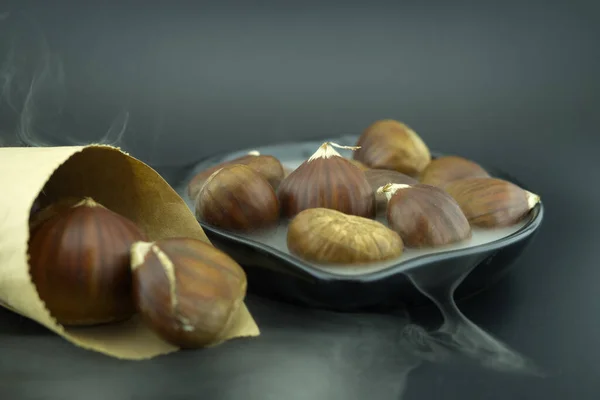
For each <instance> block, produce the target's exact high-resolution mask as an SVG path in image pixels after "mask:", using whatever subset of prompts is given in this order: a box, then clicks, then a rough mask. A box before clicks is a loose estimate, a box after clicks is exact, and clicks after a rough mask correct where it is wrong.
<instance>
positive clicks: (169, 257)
mask: <svg viewBox="0 0 600 400" xmlns="http://www.w3.org/2000/svg"><path fill="white" fill-rule="evenodd" d="M131 270H132V273H133V299H134V301H135V304H136V308H137V309H138V311H139V313H140V315H141V317H142V319H143V321H144V322H145V323H146V324H147V325H148V326H149V327H150V328H151V329H152V330H153V331H154V332H156V333H157V334H158V335H159V336H160V337H162V338H163V339H164V340H166V341H167V342H169V343H171V344H173V345H175V346H179V347H181V348H198V347H204V346H208V345H212V344H216V343H218V342H219V341H221V340H222V339H225V336H226V334H227V332H228V330H229V329H230V328H231V327H232V324H233V323H234V322H235V318H236V315H237V312H238V310H239V309H240V306H241V304H242V302H243V300H244V297H245V296H246V287H247V282H246V274H245V273H244V270H243V269H242V268H241V267H240V266H239V265H238V264H237V263H236V262H235V261H234V260H233V259H232V258H231V257H229V256H228V255H227V254H225V253H224V252H222V251H220V250H218V249H217V248H215V247H213V246H211V245H210V244H208V243H205V242H202V241H200V240H196V239H190V238H169V239H163V240H158V241H155V242H137V243H135V244H133V245H132V246H131Z"/></svg>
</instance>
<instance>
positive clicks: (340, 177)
mask: <svg viewBox="0 0 600 400" xmlns="http://www.w3.org/2000/svg"><path fill="white" fill-rule="evenodd" d="M334 147H338V148H344V149H350V150H355V149H356V147H349V146H340V145H338V144H335V143H329V142H326V143H323V144H322V145H321V146H320V147H319V149H318V150H317V151H316V152H315V153H314V154H313V155H312V156H311V157H310V158H309V159H308V160H306V161H305V162H303V163H302V164H301V165H300V166H299V167H298V168H296V169H295V170H294V171H293V172H292V173H291V174H290V175H289V176H288V177H286V178H285V179H284V180H283V181H281V184H280V185H279V189H278V192H277V195H278V197H279V203H280V204H281V213H282V215H283V216H285V217H292V216H294V215H296V214H297V213H299V212H300V211H303V210H306V209H309V208H319V207H321V208H330V209H332V210H337V211H341V212H343V213H345V214H349V215H358V216H361V217H367V218H372V217H374V216H375V196H374V194H373V191H372V190H371V186H370V185H369V182H368V181H367V178H366V177H365V173H364V172H363V171H362V170H361V169H360V168H358V167H357V166H356V165H354V164H352V163H351V162H350V161H348V160H346V159H345V158H343V157H342V156H341V155H340V154H339V153H338V152H337V151H336V150H335V148H334Z"/></svg>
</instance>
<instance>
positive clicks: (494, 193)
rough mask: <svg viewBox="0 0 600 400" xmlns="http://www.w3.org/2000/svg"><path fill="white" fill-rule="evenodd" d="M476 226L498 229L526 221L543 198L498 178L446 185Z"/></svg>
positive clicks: (470, 180)
mask: <svg viewBox="0 0 600 400" xmlns="http://www.w3.org/2000/svg"><path fill="white" fill-rule="evenodd" d="M444 190H446V191H447V192H448V193H449V194H450V195H451V196H452V197H454V199H455V200H456V201H457V202H458V204H459V205H460V207H461V208H462V210H463V212H464V213H465V215H466V216H467V218H468V219H469V222H470V223H471V225H473V226H477V227H481V228H498V227H507V226H511V225H514V224H516V223H518V222H520V221H522V220H523V219H524V218H525V217H526V216H527V215H528V214H529V211H531V210H532V209H533V208H534V207H535V206H536V205H537V204H538V203H539V202H540V197H539V196H538V195H536V194H534V193H531V192H528V191H526V190H524V189H522V188H520V187H519V186H517V185H515V184H514V183H511V182H508V181H505V180H502V179H497V178H466V179H461V180H457V181H453V182H450V183H448V184H447V185H445V186H444Z"/></svg>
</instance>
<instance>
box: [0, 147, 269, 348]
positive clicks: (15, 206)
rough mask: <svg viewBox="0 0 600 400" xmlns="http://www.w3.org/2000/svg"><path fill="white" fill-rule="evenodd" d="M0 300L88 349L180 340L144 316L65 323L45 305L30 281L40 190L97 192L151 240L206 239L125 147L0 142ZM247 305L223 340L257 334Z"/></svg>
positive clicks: (54, 194) (57, 194)
mask: <svg viewBox="0 0 600 400" xmlns="http://www.w3.org/2000/svg"><path fill="white" fill-rule="evenodd" d="M0 168H1V170H2V173H0V187H1V188H2V192H1V194H0V303H1V304H2V305H4V306H5V307H6V308H9V309H11V310H13V311H15V312H17V313H19V314H21V315H24V316H26V317H28V318H31V319H33V320H35V321H37V322H39V323H40V324H42V325H44V326H46V327H47V328H49V329H50V330H52V331H54V332H56V333H57V334H59V335H61V336H62V337H64V338H66V339H67V340H69V341H71V342H72V343H74V344H76V345H78V346H80V347H83V348H85V349H89V350H94V351H98V352H100V353H103V354H106V355H109V356H113V357H117V358H122V359H131V360H141V359H147V358H151V357H154V356H157V355H161V354H167V353H170V352H173V351H176V350H178V348H176V347H174V346H172V345H170V344H168V343H166V342H164V341H163V340H161V339H160V338H159V337H158V336H157V335H155V334H154V333H153V332H152V331H151V330H150V329H148V328H147V327H146V326H145V325H143V324H142V322H141V320H140V319H139V317H134V318H133V319H131V320H129V321H127V322H125V323H121V324H115V325H106V326H100V327H87V328H65V327H63V326H61V325H59V324H58V323H57V322H56V321H55V320H54V318H52V316H51V315H50V314H49V313H48V310H47V309H46V307H45V306H44V304H43V302H42V301H41V300H40V298H39V296H38V294H37V291H36V289H35V286H34V284H33V283H32V282H31V279H30V275H29V265H28V255H27V254H28V251H27V250H28V249H27V243H28V240H29V225H28V221H29V214H30V210H31V206H32V204H33V202H34V201H35V199H36V198H37V196H38V194H39V193H40V191H41V190H42V189H44V195H45V196H44V197H45V198H47V199H49V200H50V201H56V200H57V199H60V198H64V197H67V196H78V197H85V196H88V197H92V198H93V199H94V200H96V201H98V202H99V203H100V204H102V205H104V206H105V207H107V208H109V209H112V210H113V211H115V212H118V213H120V214H122V215H124V216H125V217H128V218H129V219H131V220H132V221H133V222H135V223H136V224H137V225H138V226H139V227H140V228H141V229H142V230H143V231H144V232H145V233H146V234H147V236H148V238H149V239H150V240H157V239H161V238H167V237H176V236H185V237H192V238H196V239H200V240H203V241H205V242H209V240H208V238H207V237H206V235H205V234H204V231H203V230H202V228H201V227H200V225H199V224H198V222H197V221H196V218H195V217H194V215H193V214H192V212H191V211H190V209H189V208H188V207H187V205H186V204H185V202H184V201H183V199H182V198H181V197H179V195H178V194H177V193H176V192H175V191H174V190H173V189H172V188H171V187H170V186H169V185H168V184H167V182H165V180H164V179H162V177H161V176H160V175H158V173H156V171H154V170H153V169H152V168H150V167H149V166H147V165H146V164H144V163H142V162H141V161H139V160H137V159H135V158H133V157H131V156H129V155H127V154H125V153H123V152H122V151H121V150H119V149H117V148H114V147H110V146H102V145H91V146H84V147H80V146H77V147H45V148H44V147H42V148H35V147H34V148H0ZM258 335H259V330H258V327H257V325H256V323H255V321H254V319H253V318H252V316H251V315H250V313H249V312H248V309H247V308H246V306H245V305H244V306H243V307H241V308H240V311H239V315H238V316H237V320H236V321H235V323H234V324H232V328H231V331H230V332H228V334H227V335H226V336H225V337H224V340H228V339H232V338H236V337H244V336H246V337H247V336H258Z"/></svg>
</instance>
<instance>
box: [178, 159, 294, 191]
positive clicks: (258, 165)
mask: <svg viewBox="0 0 600 400" xmlns="http://www.w3.org/2000/svg"><path fill="white" fill-rule="evenodd" d="M233 164H241V165H246V166H248V167H250V168H252V169H253V170H255V171H256V172H258V173H259V174H260V175H262V176H263V178H265V179H266V180H267V182H269V184H270V185H271V186H272V187H273V189H275V190H276V189H277V187H278V186H279V183H280V182H281V180H282V179H283V176H284V173H285V172H284V168H283V165H282V164H281V162H280V161H279V160H278V159H277V158H275V157H273V156H270V155H261V154H260V153H259V152H258V151H251V152H249V153H248V154H247V155H245V156H242V157H238V158H236V159H233V160H231V161H226V162H223V163H220V164H218V165H215V166H213V167H211V168H208V169H206V170H204V171H201V172H199V173H198V174H197V175H196V176H195V177H194V178H193V179H192V180H191V181H190V183H189V184H188V196H189V197H190V199H192V200H195V199H196V196H197V195H198V193H199V192H200V189H202V185H204V182H205V181H206V180H207V179H208V177H209V176H211V175H212V174H213V173H214V172H216V171H218V170H220V169H221V168H223V167H226V166H229V165H233Z"/></svg>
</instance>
